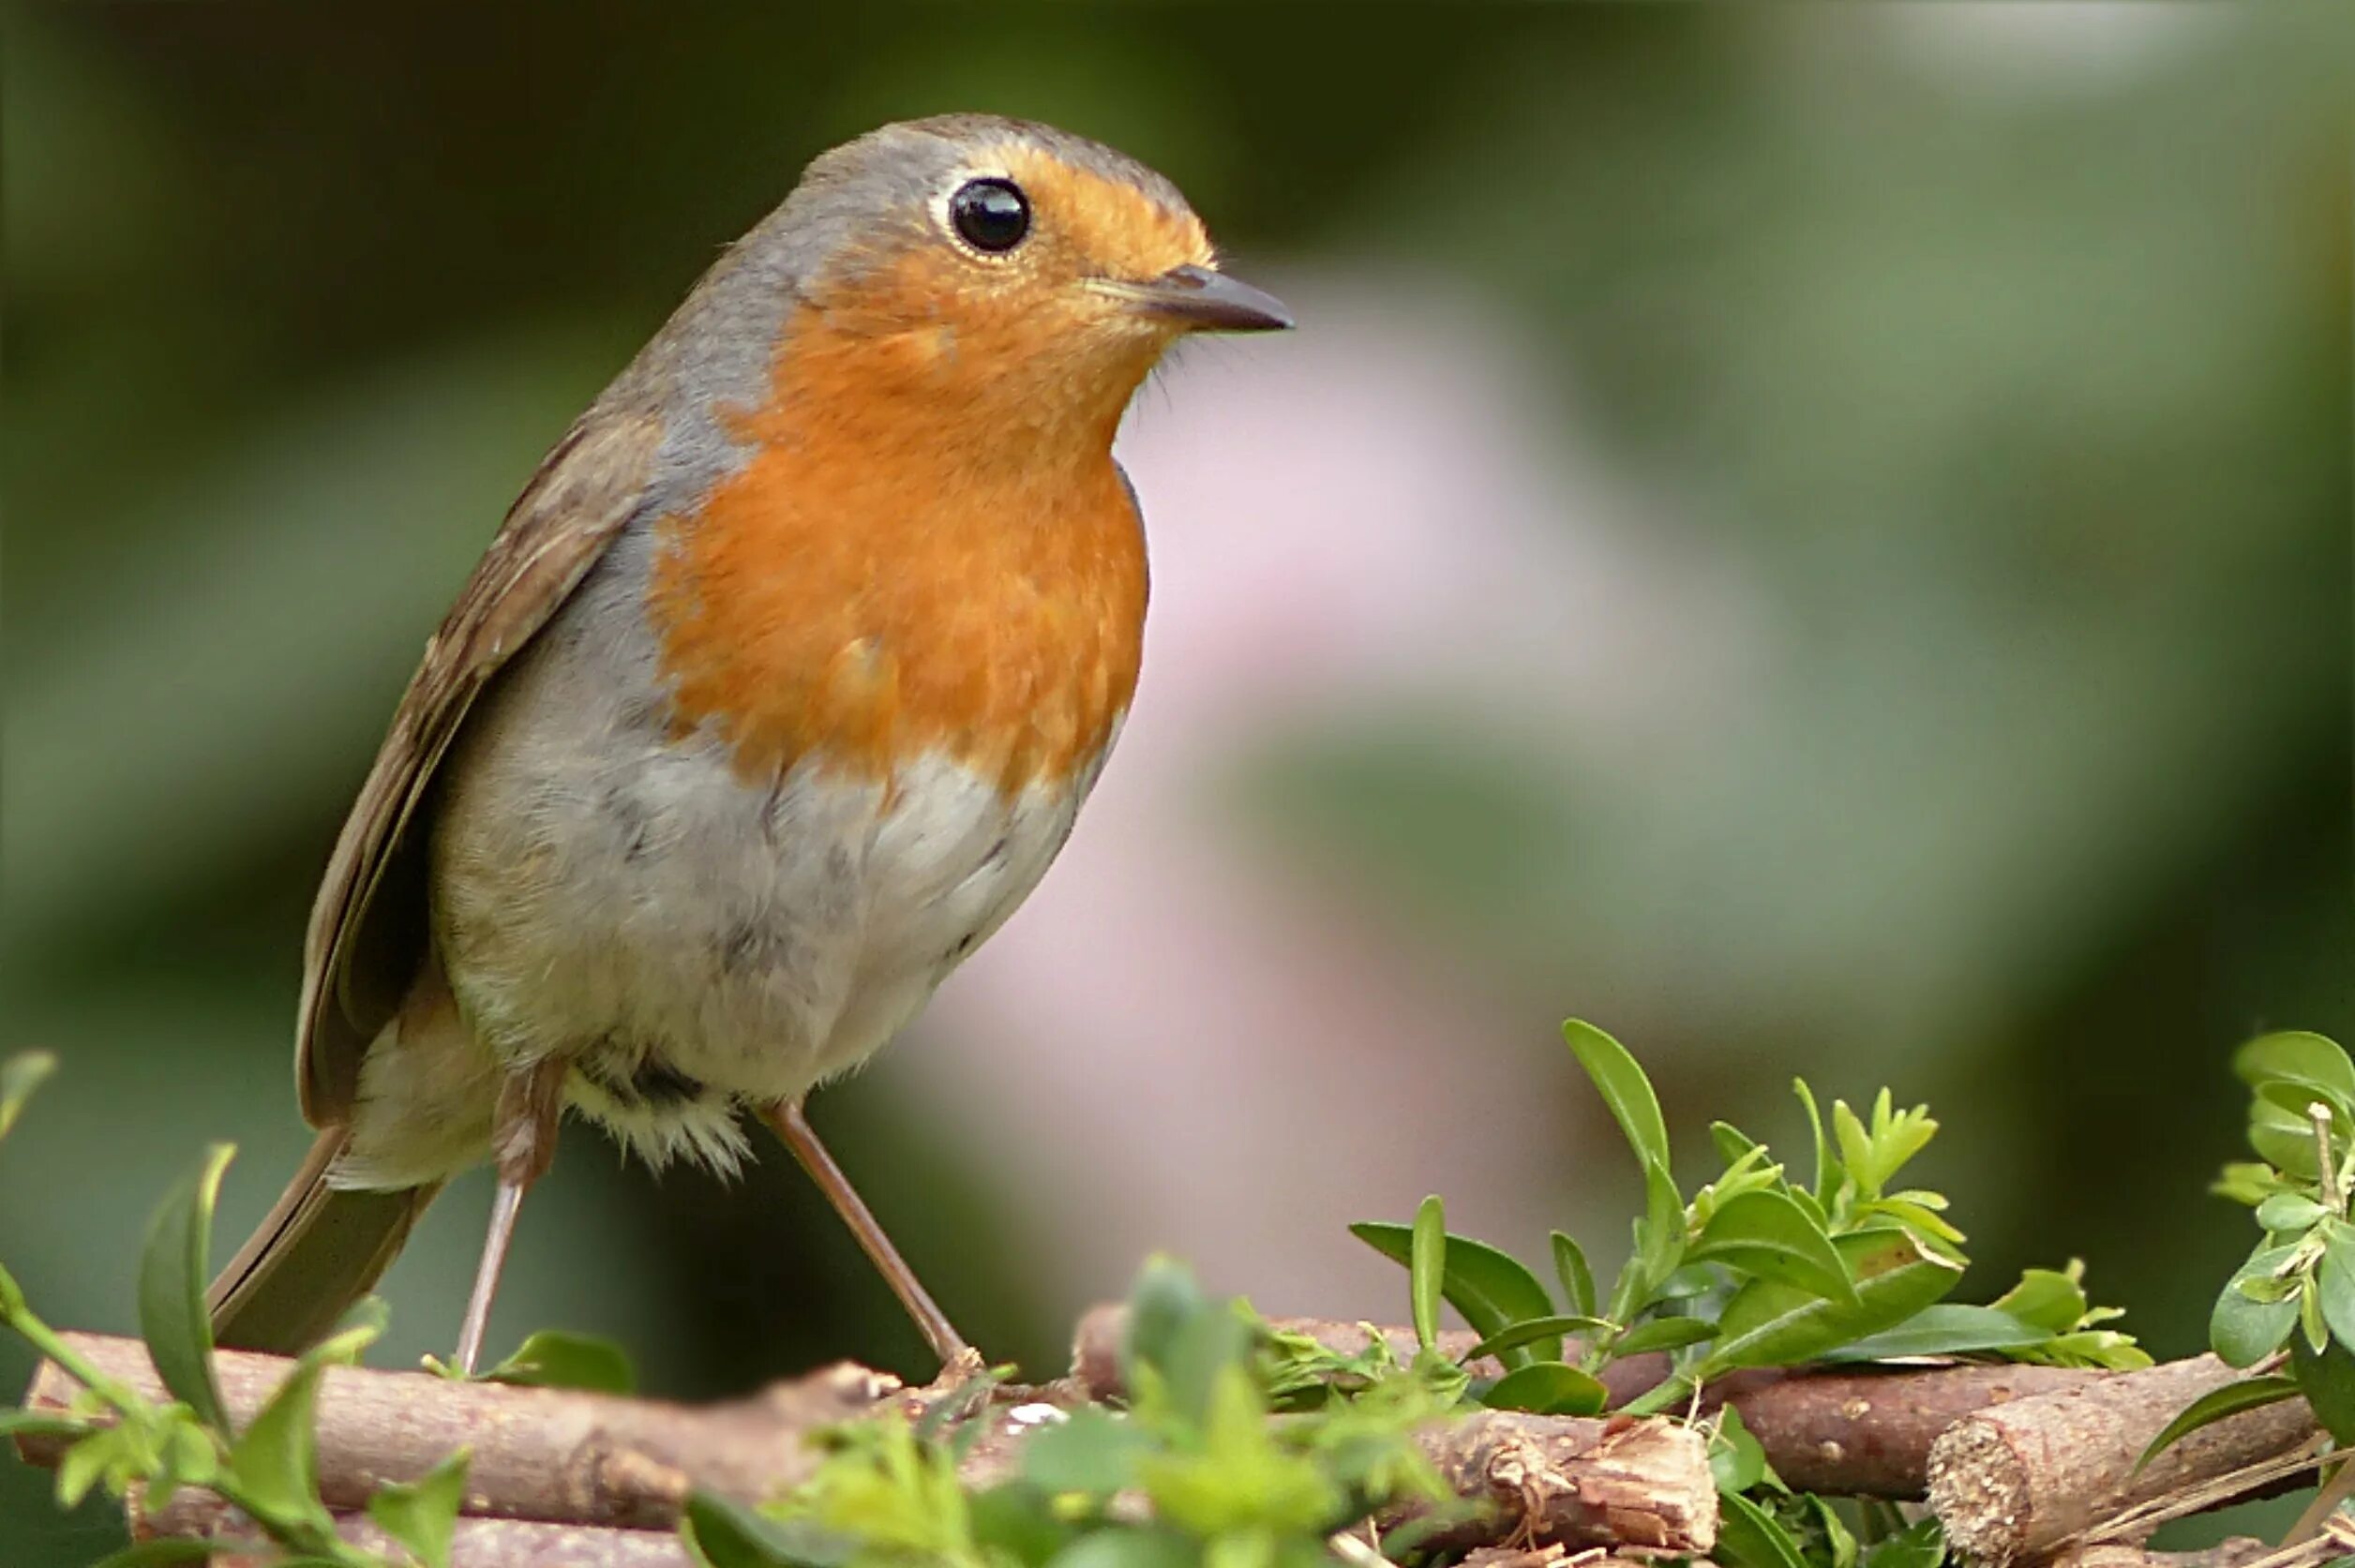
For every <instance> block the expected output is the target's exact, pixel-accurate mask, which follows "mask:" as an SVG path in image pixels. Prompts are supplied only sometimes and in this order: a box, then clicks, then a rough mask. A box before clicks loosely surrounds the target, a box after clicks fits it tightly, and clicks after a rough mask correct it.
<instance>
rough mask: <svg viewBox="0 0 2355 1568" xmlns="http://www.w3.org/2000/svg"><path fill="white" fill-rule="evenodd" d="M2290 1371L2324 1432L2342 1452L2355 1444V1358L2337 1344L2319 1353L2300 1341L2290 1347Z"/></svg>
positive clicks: (2329, 1345) (2345, 1348)
mask: <svg viewBox="0 0 2355 1568" xmlns="http://www.w3.org/2000/svg"><path fill="white" fill-rule="evenodd" d="M2289 1370H2290V1375H2291V1376H2293V1377H2295V1378H2296V1379H2297V1380H2298V1392H2299V1393H2301V1394H2303V1395H2304V1396H2306V1403H2307V1404H2309V1405H2311V1406H2313V1407H2314V1418H2315V1419H2316V1420H2317V1421H2318V1422H2320V1423H2321V1424H2322V1429H2323V1430H2324V1431H2326V1432H2328V1433H2330V1434H2331V1436H2332V1437H2333V1439H2335V1440H2337V1441H2338V1444H2339V1446H2340V1447H2342V1448H2344V1447H2347V1446H2348V1445H2349V1444H2350V1443H2355V1354H2351V1353H2349V1351H2348V1348H2347V1347H2346V1346H2345V1345H2341V1344H2336V1343H2331V1344H2327V1345H2326V1346H2325V1348H2324V1349H2322V1350H2321V1351H2316V1350H2314V1349H2313V1348H2311V1347H2310V1346H2309V1345H2308V1344H2307V1343H2306V1341H2305V1339H2304V1338H2303V1337H2293V1338H2292V1339H2291V1340H2290V1343H2289Z"/></svg>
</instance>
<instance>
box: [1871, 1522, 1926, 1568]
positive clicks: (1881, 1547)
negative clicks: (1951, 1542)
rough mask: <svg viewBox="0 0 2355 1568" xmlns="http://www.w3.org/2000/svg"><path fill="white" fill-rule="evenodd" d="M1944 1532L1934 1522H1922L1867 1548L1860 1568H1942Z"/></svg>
mask: <svg viewBox="0 0 2355 1568" xmlns="http://www.w3.org/2000/svg"><path fill="white" fill-rule="evenodd" d="M1945 1561H1946V1532H1945V1531H1944V1530H1943V1529H1942V1528H1941V1527H1940V1525H1939V1523H1938V1521H1937V1520H1936V1519H1934V1518H1933V1519H1922V1520H1920V1521H1918V1522H1916V1523H1914V1524H1911V1525H1908V1526H1907V1527H1906V1528H1905V1529H1903V1530H1900V1531H1898V1532H1897V1533H1896V1534H1894V1535H1889V1536H1885V1537H1883V1539H1881V1540H1879V1541H1876V1542H1874V1543H1873V1544H1872V1546H1870V1547H1868V1549H1867V1550H1866V1552H1865V1556H1864V1562H1863V1568H1943V1565H1944V1563H1945Z"/></svg>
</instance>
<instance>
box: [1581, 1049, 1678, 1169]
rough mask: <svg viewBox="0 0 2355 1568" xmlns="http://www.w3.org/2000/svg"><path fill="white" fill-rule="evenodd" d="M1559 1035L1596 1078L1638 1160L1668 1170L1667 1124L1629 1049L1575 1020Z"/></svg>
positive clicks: (1649, 1082) (1596, 1082)
mask: <svg viewBox="0 0 2355 1568" xmlns="http://www.w3.org/2000/svg"><path fill="white" fill-rule="evenodd" d="M1562 1038H1564V1039H1565V1040H1567V1041H1568V1042H1569V1047H1570V1051H1571V1053H1573V1054H1574V1055H1576V1056H1577V1057H1578V1063H1579V1066H1581V1067H1583V1068H1585V1069H1586V1076H1587V1077H1589V1078H1591V1079H1593V1080H1594V1081H1595V1087H1596V1089H1597V1090H1598V1091H1599V1092H1600V1093H1601V1095H1602V1097H1603V1103H1604V1104H1605V1105H1608V1106H1609V1107H1611V1113H1612V1115H1613V1117H1615V1118H1617V1120H1618V1123H1619V1130H1620V1131H1622V1132H1624V1133H1626V1134H1627V1138H1628V1146H1629V1147H1630V1148H1632V1149H1634V1150H1635V1157H1636V1158H1637V1160H1638V1161H1639V1162H1641V1163H1643V1164H1652V1165H1658V1167H1659V1168H1660V1169H1661V1170H1662V1171H1667V1170H1668V1169H1669V1163H1668V1124H1667V1123H1666V1122H1664V1121H1662V1120H1661V1119H1660V1102H1659V1098H1658V1096H1656V1095H1654V1094H1653V1093H1652V1081H1651V1080H1650V1079H1648V1078H1646V1077H1644V1076H1643V1068H1640V1067H1638V1066H1636V1060H1635V1058H1634V1057H1633V1056H1631V1055H1629V1054H1628V1048H1627V1047H1626V1046H1624V1045H1621V1044H1620V1043H1619V1042H1618V1041H1617V1040H1615V1039H1613V1038H1611V1037H1610V1036H1609V1035H1606V1034H1604V1033H1603V1032H1602V1031H1601V1030H1600V1029H1598V1028H1596V1027H1595V1026H1594V1025H1593V1024H1591V1023H1580V1022H1579V1021H1578V1020H1576V1019H1572V1020H1571V1021H1570V1022H1568V1023H1565V1024H1563V1025H1562Z"/></svg>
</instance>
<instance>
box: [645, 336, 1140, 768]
mask: <svg viewBox="0 0 2355 1568" xmlns="http://www.w3.org/2000/svg"><path fill="white" fill-rule="evenodd" d="M784 343H785V351H783V352H781V353H780V355H779V357H778V362H777V367H776V373H775V396H774V397H773V398H772V400H771V402H770V404H769V405H768V407H767V408H765V409H763V410H760V411H755V412H751V413H748V414H745V415H742V416H741V418H740V421H739V427H738V434H739V435H740V436H741V438H742V439H743V440H744V441H746V442H747V443H748V444H750V445H751V446H752V447H753V449H754V455H753V456H752V458H751V460H750V461H749V462H748V463H747V464H746V465H745V466H744V467H743V469H742V470H740V471H739V472H738V473H737V474H736V475H735V476H734V477H733V478H731V479H729V480H727V481H726V482H725V483H723V484H722V485H719V486H718V487H717V489H715V490H714V491H713V493H712V495H711V496H710V498H709V499H708V500H707V501H706V503H705V505H704V507H703V509H702V511H701V513H700V514H699V515H697V516H696V517H694V518H692V519H686V518H673V519H669V520H667V521H666V522H665V523H663V524H661V525H660V527H661V528H662V530H664V533H665V536H666V537H665V545H666V547H665V548H664V549H663V550H662V552H661V554H660V555H659V557H658V564H657V566H656V568H655V576H654V581H653V592H652V618H653V621H654V626H655V630H656V634H657V635H658V637H659V639H660V643H661V648H662V659H663V669H664V673H665V675H666V676H667V677H668V679H669V680H670V681H671V684H672V690H673V696H674V701H675V704H676V710H677V715H678V719H679V722H680V724H681V727H682V729H689V728H693V727H695V726H697V725H701V724H708V725H710V726H712V727H713V728H715V729H716V730H717V731H718V732H719V733H720V734H722V735H723V736H725V737H726V738H727V740H728V742H729V743H730V745H731V746H732V747H733V749H734V754H735V759H736V762H737V766H738V768H739V769H740V770H741V771H742V773H743V774H744V775H745V777H746V778H748V779H758V780H765V779H770V778H774V777H776V776H778V775H779V774H781V773H782V772H783V771H784V770H785V769H788V768H790V767H791V766H793V765H794V764H795V763H796V762H798V761H801V760H802V759H804V758H813V757H814V758H819V759H822V761H823V763H824V764H825V765H826V766H828V767H831V768H836V769H842V770H844V771H845V772H847V773H851V774H854V775H858V776H863V777H869V778H874V779H878V780H881V779H888V778H889V777H890V775H891V773H892V769H893V768H894V767H895V765H897V764H898V763H900V762H902V761H906V760H908V759H912V758H913V757H915V756H918V755H920V754H924V753H926V752H939V753H944V754H947V755H949V756H951V757H952V758H954V759H956V760H957V761H959V762H962V763H964V764H965V765H967V767H969V768H972V769H976V770H977V771H980V772H982V773H983V774H984V775H986V776H990V777H994V778H996V779H997V780H998V781H999V783H1000V785H1001V787H1003V788H1005V789H1007V790H1009V791H1012V790H1015V789H1019V788H1020V787H1022V786H1023V785H1025V784H1030V783H1032V782H1043V783H1049V784H1053V783H1057V782H1060V781H1062V780H1065V779H1068V778H1069V777H1070V776H1071V775H1072V773H1073V772H1074V771H1076V770H1078V769H1081V768H1083V767H1085V766H1087V764H1088V763H1089V762H1091V761H1092V760H1093V759H1094V758H1095V757H1096V756H1097V755H1099V754H1101V753H1102V750H1103V748H1104V747H1105V745H1106V744H1108V743H1109V741H1110V739H1111V733H1112V726H1113V724H1115V722H1116V721H1117V719H1118V717H1119V715H1120V714H1121V713H1122V712H1124V711H1125V710H1126V709H1127V707H1128V704H1129V699H1130V697H1131V695H1132V694H1133V692H1134V691H1135V688H1136V678H1137V665H1138V660H1139V657H1140V654H1141V651H1142V645H1143V636H1144V626H1145V601H1146V560H1145V542H1144V536H1143V531H1142V530H1141V527H1140V525H1139V522H1138V519H1137V516H1136V514H1135V510H1134V507H1133V505H1132V501H1131V500H1130V498H1129V495H1128V492H1127V488H1126V486H1125V485H1123V484H1122V483H1121V480H1120V477H1119V473H1118V471H1117V469H1116V468H1115V467H1114V465H1113V462H1112V458H1111V455H1110V450H1109V448H1110V438H1111V430H1110V427H1109V426H1103V427H1102V428H1088V429H1085V430H1062V429H1049V428H1046V427H1043V426H1033V427H1031V428H1027V429H1009V428H1007V427H1006V426H1005V423H1004V419H1003V411H1002V410H1000V409H998V408H997V406H996V403H997V400H996V399H995V398H994V397H992V396H989V395H988V390H987V386H988V382H987V370H988V366H989V365H990V363H991V354H992V348H993V346H992V345H991V343H990V342H989V341H987V328H986V324H985V323H983V324H981V325H980V326H976V325H972V324H968V325H967V326H965V327H962V328H960V330H959V331H958V332H957V333H955V334H953V335H951V334H948V333H946V332H943V333H941V334H938V335H934V334H927V333H908V334H901V335H897V336H890V337H882V338H878V337H873V336H867V337H858V336H849V335H847V334H841V333H836V332H833V331H832V330H830V329H829V328H828V327H827V326H826V325H825V324H824V323H823V322H822V321H817V320H816V319H804V320H802V321H797V322H796V323H794V325H793V327H792V329H791V330H789V331H788V332H787V334H786V336H785V338H784ZM998 347H1000V348H1011V347H1012V345H999V346H998ZM967 382H970V383H971V384H970V386H969V387H968V388H967V391H966V392H965V393H964V394H963V395H961V394H960V390H959V389H960V386H961V385H964V384H965V383H967ZM1115 417H1116V418H1117V411H1115ZM1091 423H1093V424H1101V423H1102V422H1101V421H1100V420H1099V421H1092V422H1091Z"/></svg>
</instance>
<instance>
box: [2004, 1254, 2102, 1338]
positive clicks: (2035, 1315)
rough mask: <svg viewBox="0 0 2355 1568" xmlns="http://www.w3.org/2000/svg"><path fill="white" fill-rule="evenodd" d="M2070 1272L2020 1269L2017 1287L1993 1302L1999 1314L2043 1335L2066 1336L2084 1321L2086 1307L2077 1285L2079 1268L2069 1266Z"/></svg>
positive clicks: (2080, 1271)
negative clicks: (2009, 1315) (2035, 1329)
mask: <svg viewBox="0 0 2355 1568" xmlns="http://www.w3.org/2000/svg"><path fill="white" fill-rule="evenodd" d="M2070 1269H2071V1272H2066V1273H2064V1272H2063V1271H2061V1270H2058V1269H2024V1270H2022V1271H2021V1272H2020V1277H2019V1283H2018V1284H2017V1285H2015V1286H2013V1287H2012V1288H2011V1289H2010V1290H2008V1291H2006V1292H2003V1294H2002V1295H2000V1296H1998V1297H1996V1298H1995V1301H1994V1304H1993V1305H1994V1307H1995V1309H1996V1310H1997V1311H1999V1312H2009V1313H2010V1314H2011V1315H2012V1316H2013V1317H2015V1318H2018V1320H2019V1321H2020V1322H2024V1323H2027V1324H2028V1325H2029V1326H2031V1327H2032V1328H2040V1329H2042V1330H2044V1331H2045V1332H2046V1333H2047V1334H2066V1333H2068V1332H2069V1331H2070V1330H2071V1329H2073V1328H2075V1327H2077V1326H2078V1322H2080V1321H2081V1320H2082V1319H2083V1318H2084V1316H2085V1313H2086V1309H2087V1303H2086V1300H2085V1287H2084V1286H2083V1285H2081V1284H2079V1283H2078V1276H2079V1275H2080V1274H2081V1273H2082V1272H2083V1269H2082V1267H2081V1265H2078V1264H2071V1265H2070Z"/></svg>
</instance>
